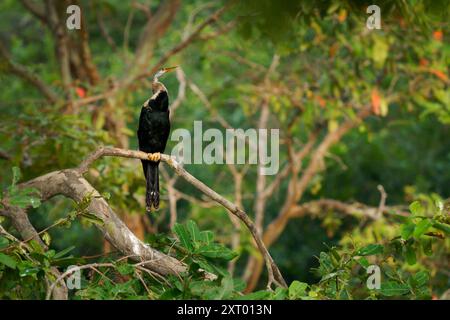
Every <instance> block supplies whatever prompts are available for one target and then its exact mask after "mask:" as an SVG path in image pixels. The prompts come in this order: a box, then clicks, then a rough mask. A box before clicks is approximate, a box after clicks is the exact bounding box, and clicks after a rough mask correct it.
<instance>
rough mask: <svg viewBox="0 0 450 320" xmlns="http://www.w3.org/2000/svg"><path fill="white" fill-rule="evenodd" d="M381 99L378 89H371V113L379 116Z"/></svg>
mask: <svg viewBox="0 0 450 320" xmlns="http://www.w3.org/2000/svg"><path fill="white" fill-rule="evenodd" d="M380 106H381V98H380V94H379V93H378V89H377V88H374V89H372V112H373V113H374V114H376V115H377V116H379V115H380V114H381V108H380Z"/></svg>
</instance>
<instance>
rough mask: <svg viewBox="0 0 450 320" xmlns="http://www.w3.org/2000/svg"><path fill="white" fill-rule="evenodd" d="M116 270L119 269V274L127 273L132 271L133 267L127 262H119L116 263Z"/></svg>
mask: <svg viewBox="0 0 450 320" xmlns="http://www.w3.org/2000/svg"><path fill="white" fill-rule="evenodd" d="M117 271H119V273H120V274H121V275H124V276H125V275H129V274H132V273H134V267H133V266H132V265H131V264H128V263H119V264H118V265H117Z"/></svg>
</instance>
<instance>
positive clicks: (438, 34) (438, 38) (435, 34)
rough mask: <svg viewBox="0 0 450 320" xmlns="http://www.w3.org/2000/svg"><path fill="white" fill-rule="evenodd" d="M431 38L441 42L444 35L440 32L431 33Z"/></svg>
mask: <svg viewBox="0 0 450 320" xmlns="http://www.w3.org/2000/svg"><path fill="white" fill-rule="evenodd" d="M433 38H434V39H435V40H437V41H442V39H443V38H444V33H443V32H442V30H436V31H434V32H433Z"/></svg>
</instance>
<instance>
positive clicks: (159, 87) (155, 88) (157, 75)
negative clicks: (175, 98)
mask: <svg viewBox="0 0 450 320" xmlns="http://www.w3.org/2000/svg"><path fill="white" fill-rule="evenodd" d="M177 67H178V66H176V67H170V68H162V69H161V70H159V71H158V72H157V73H155V75H154V76H153V83H152V91H153V93H156V92H157V91H159V90H163V91H167V89H166V87H164V85H163V84H162V83H161V82H159V78H160V77H161V76H163V75H164V74H166V73H168V72H171V71H174V70H175V69H176V68H177Z"/></svg>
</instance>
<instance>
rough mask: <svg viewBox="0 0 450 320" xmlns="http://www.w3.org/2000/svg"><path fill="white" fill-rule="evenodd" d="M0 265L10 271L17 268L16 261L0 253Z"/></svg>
mask: <svg viewBox="0 0 450 320" xmlns="http://www.w3.org/2000/svg"><path fill="white" fill-rule="evenodd" d="M0 263H1V264H4V265H5V266H7V267H9V268H11V269H15V268H16V266H17V262H16V260H14V259H13V258H11V257H10V256H7V255H6V254H4V253H1V252H0Z"/></svg>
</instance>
